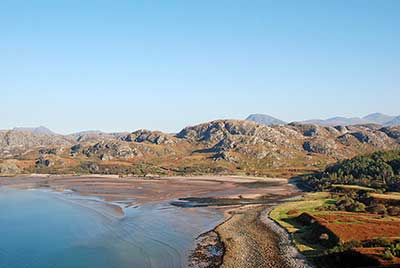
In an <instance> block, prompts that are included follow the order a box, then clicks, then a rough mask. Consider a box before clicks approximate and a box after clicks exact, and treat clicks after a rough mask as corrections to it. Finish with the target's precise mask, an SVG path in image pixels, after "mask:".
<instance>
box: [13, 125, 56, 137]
mask: <svg viewBox="0 0 400 268" xmlns="http://www.w3.org/2000/svg"><path fill="white" fill-rule="evenodd" d="M13 131H16V132H29V133H32V134H37V135H56V133H54V132H53V131H51V130H50V129H48V128H46V127H44V126H40V127H33V128H29V127H15V128H13Z"/></svg>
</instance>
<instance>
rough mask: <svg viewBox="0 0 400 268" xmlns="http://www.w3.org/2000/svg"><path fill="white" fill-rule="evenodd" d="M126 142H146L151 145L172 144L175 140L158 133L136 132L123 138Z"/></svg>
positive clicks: (143, 130)
mask: <svg viewBox="0 0 400 268" xmlns="http://www.w3.org/2000/svg"><path fill="white" fill-rule="evenodd" d="M124 140H125V141H127V142H148V143H152V144H158V145H160V144H174V143H176V140H175V138H174V137H173V136H170V135H168V134H164V133H162V132H160V131H149V130H145V129H142V130H137V131H135V132H133V133H131V134H129V135H127V136H126V137H125V138H124Z"/></svg>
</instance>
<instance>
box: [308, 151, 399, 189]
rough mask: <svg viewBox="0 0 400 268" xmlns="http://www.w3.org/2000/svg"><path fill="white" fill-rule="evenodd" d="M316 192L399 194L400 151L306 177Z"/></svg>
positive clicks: (362, 158) (361, 158)
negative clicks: (350, 189) (346, 189)
mask: <svg viewBox="0 0 400 268" xmlns="http://www.w3.org/2000/svg"><path fill="white" fill-rule="evenodd" d="M306 181H307V183H308V184H309V185H310V186H312V187H313V188H314V189H318V190H325V189H329V188H331V187H332V186H335V185H351V186H354V185H357V186H362V187H370V188H373V189H381V190H383V191H400V150H394V151H380V152H375V153H372V154H367V155H360V156H357V157H354V158H352V159H347V160H343V161H340V162H338V163H336V164H334V165H331V166H328V167H327V168H326V169H325V170H324V171H323V172H319V173H317V174H314V175H311V176H308V177H306Z"/></svg>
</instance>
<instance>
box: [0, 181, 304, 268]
mask: <svg viewBox="0 0 400 268" xmlns="http://www.w3.org/2000/svg"><path fill="white" fill-rule="evenodd" d="M2 185H8V186H9V187H16V188H25V189H26V188H44V189H50V190H55V191H64V190H66V189H68V190H69V191H72V194H74V193H76V194H79V195H80V196H82V197H84V198H83V199H85V198H86V197H88V198H90V199H91V198H93V197H97V198H99V199H101V200H102V201H103V202H104V203H105V204H110V206H114V209H118V210H121V211H124V209H125V208H126V207H133V206H135V207H136V206H141V205H143V204H151V203H153V204H154V203H159V202H169V201H171V200H177V199H179V198H181V197H186V198H187V197H199V198H200V199H201V198H210V197H212V198H215V200H216V202H217V203H218V200H221V199H220V198H222V199H224V201H226V200H234V201H235V202H237V201H238V200H243V198H245V199H246V198H248V199H253V200H258V198H267V199H265V200H266V204H265V203H263V204H253V205H243V204H235V205H234V204H232V205H224V206H222V207H220V206H218V204H217V203H216V204H214V205H215V206H213V205H210V206H208V205H207V207H208V208H210V209H216V210H219V211H222V212H223V213H224V214H225V219H224V220H223V221H222V222H220V223H219V224H218V225H217V226H214V228H212V230H210V231H208V232H205V233H202V234H200V235H199V236H198V237H197V239H196V241H195V242H194V244H193V246H192V248H193V247H195V249H194V250H193V251H192V253H191V254H190V253H189V254H190V255H189V256H187V258H188V259H189V260H188V262H187V263H188V266H189V267H194V268H195V267H199V268H200V267H209V268H214V267H215V268H216V267H224V268H231V267H232V268H233V267H235V268H236V267H237V268H240V267H249V268H250V267H276V268H279V267H282V268H283V267H291V268H299V267H308V266H288V265H286V263H289V261H288V259H289V257H287V258H286V259H285V258H282V256H281V255H282V254H281V252H282V250H281V248H282V245H281V244H280V243H279V241H280V240H281V237H282V234H279V232H276V229H274V228H273V227H272V226H271V223H270V222H266V221H265V220H267V219H264V218H267V217H268V211H269V209H270V208H271V207H272V205H273V204H275V203H277V202H280V201H282V200H283V199H285V198H287V197H288V196H291V195H295V194H298V193H299V189H297V187H295V186H293V185H291V184H289V183H288V180H286V179H279V178H259V177H240V176H194V177H160V178H141V177H139V178H138V177H134V178H118V177H116V176H104V175H94V176H51V175H47V176H45V175H41V176H36V175H33V176H28V175H24V176H16V177H9V178H7V177H5V178H4V177H3V179H2V180H0V186H2ZM97 201H98V200H97ZM115 206H117V207H118V208H115ZM277 228H279V227H277ZM237 233H240V234H241V235H239V236H237V235H236V234H237ZM199 245H200V248H198V247H199ZM285 245H286V244H285ZM188 251H190V248H188ZM196 251H197V252H196ZM193 252H194V254H193ZM284 252H286V251H284ZM193 257H196V258H197V259H196V260H194V258H193ZM281 263H282V264H283V263H285V265H280V264H281Z"/></svg>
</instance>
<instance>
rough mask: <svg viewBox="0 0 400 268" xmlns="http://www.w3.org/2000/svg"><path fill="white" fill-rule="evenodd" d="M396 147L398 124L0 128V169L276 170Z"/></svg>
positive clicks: (244, 123)
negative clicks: (50, 131)
mask: <svg viewBox="0 0 400 268" xmlns="http://www.w3.org/2000/svg"><path fill="white" fill-rule="evenodd" d="M398 148H400V129H399V127H381V126H379V125H373V124H368V125H353V126H336V127H332V126H325V127H324V126H319V125H315V124H299V123H292V124H289V125H272V126H266V125H261V124H257V123H255V122H252V121H244V120H243V121H241V120H216V121H212V122H208V123H204V124H200V125H196V126H191V127H187V128H185V129H183V130H182V131H180V132H179V133H178V134H176V135H171V134H166V133H162V132H159V131H148V130H138V131H135V132H132V133H115V134H106V133H84V134H81V135H69V136H61V135H43V134H32V133H29V132H21V131H2V132H0V159H3V160H5V159H8V160H7V161H9V160H11V159H15V160H14V162H12V165H11V164H7V165H5V164H4V163H6V162H4V161H3V162H2V163H3V166H2V167H3V168H2V170H4V171H8V172H10V171H13V170H14V171H15V172H24V170H25V171H32V170H35V168H43V167H46V168H51V169H54V170H58V169H60V172H61V170H68V171H71V170H73V169H72V167H81V168H83V167H86V166H93V165H94V164H95V165H96V166H98V168H97V169H96V170H97V171H99V170H100V171H101V170H102V169H101V168H102V165H108V167H109V166H115V169H110V168H107V170H108V172H114V170H116V171H115V172H119V170H120V169H118V168H117V167H119V166H123V167H124V168H125V169H124V170H129V172H136V170H137V169H136V168H138V169H139V170H143V169H145V168H148V167H149V166H150V167H151V168H152V172H164V171H165V172H167V173H168V172H169V173H172V174H175V173H179V172H195V171H196V170H200V169H201V170H202V171H203V170H206V171H207V170H208V171H209V170H210V169H209V168H215V170H225V171H226V172H230V173H234V172H238V170H239V171H240V172H252V173H257V174H262V173H266V172H267V170H272V169H276V168H286V169H294V168H296V169H299V168H306V167H308V168H313V167H315V168H317V167H320V166H322V165H324V164H326V163H329V162H334V161H336V160H338V159H343V158H348V157H352V156H354V155H357V154H361V153H366V152H372V151H375V150H388V149H398ZM49 159H50V160H49ZM54 159H56V160H54ZM29 161H31V162H29ZM53 162H54V163H53ZM8 163H11V162H8ZM29 163H31V164H30V165H31V166H29ZM57 163H62V164H60V165H58V164H57ZM88 163H89V164H88ZM0 164H1V163H0ZM8 167H9V168H8ZM144 167H145V168H144ZM68 168H70V169H68ZM110 170H112V171H110ZM132 170H133V171H132ZM154 170H156V171H154ZM182 170H183V171H182ZM213 170H214V169H212V171H213ZM47 171H48V170H47ZM212 171H210V172H212ZM169 173H168V174H169Z"/></svg>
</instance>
